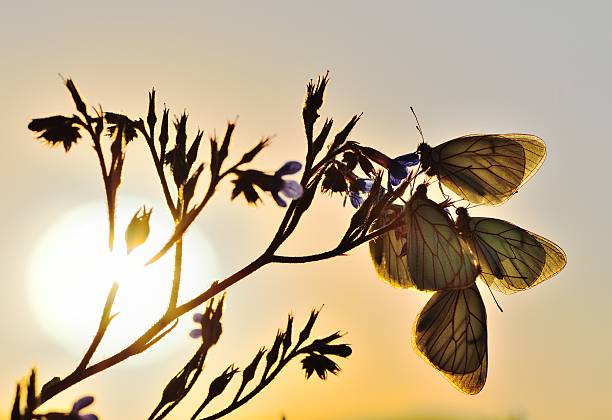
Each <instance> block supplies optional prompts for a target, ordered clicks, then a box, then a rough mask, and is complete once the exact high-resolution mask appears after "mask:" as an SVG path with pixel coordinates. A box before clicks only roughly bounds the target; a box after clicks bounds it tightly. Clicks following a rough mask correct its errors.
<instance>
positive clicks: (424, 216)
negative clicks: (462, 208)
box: [370, 185, 479, 291]
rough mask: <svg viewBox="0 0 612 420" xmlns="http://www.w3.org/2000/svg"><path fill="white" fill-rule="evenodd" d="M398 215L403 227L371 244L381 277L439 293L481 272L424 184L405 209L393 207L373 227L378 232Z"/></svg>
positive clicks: (455, 229)
mask: <svg viewBox="0 0 612 420" xmlns="http://www.w3.org/2000/svg"><path fill="white" fill-rule="evenodd" d="M398 217H402V218H403V221H404V223H402V225H401V227H400V228H398V229H395V230H390V231H388V232H386V233H384V234H382V235H381V236H379V237H377V238H376V239H374V240H372V241H370V255H371V257H372V261H373V263H374V267H375V268H376V271H377V273H378V275H379V276H380V277H381V278H383V279H384V280H386V281H387V282H389V283H390V284H392V285H393V286H396V287H402V288H416V289H418V290H428V291H438V290H445V289H449V288H458V287H465V286H468V285H470V284H471V283H473V282H474V281H475V280H476V277H477V276H478V273H479V270H478V267H477V265H476V264H475V261H474V258H473V256H472V255H471V252H470V251H469V248H468V246H467V244H466V243H465V241H464V240H463V238H461V236H460V235H459V232H458V231H457V228H456V227H455V223H454V222H453V220H452V219H451V217H450V216H449V215H448V213H447V212H446V211H445V210H444V209H443V208H442V207H441V206H440V205H439V204H437V203H436V202H434V201H432V200H430V199H429V198H427V187H426V186H425V185H419V186H418V187H417V189H416V191H415V193H414V194H413V195H412V197H411V198H410V200H409V201H408V202H407V203H406V205H405V206H403V207H402V206H399V205H393V206H391V207H390V208H388V209H387V210H386V212H385V213H383V215H382V216H381V217H379V218H378V220H376V222H375V223H374V226H373V227H374V229H377V228H381V227H383V226H386V225H388V224H389V223H391V222H392V221H393V220H395V219H397V218H398Z"/></svg>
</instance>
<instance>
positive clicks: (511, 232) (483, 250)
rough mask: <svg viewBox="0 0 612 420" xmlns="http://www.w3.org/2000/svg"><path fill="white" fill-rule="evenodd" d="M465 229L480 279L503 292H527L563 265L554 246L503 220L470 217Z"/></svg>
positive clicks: (563, 261) (564, 259)
mask: <svg viewBox="0 0 612 420" xmlns="http://www.w3.org/2000/svg"><path fill="white" fill-rule="evenodd" d="M468 229H469V230H470V232H469V234H468V238H469V239H468V242H469V243H470V247H471V248H472V251H473V253H474V255H476V257H477V259H478V262H479V264H480V266H481V267H482V276H483V277H484V279H485V281H486V282H487V284H489V286H490V287H493V288H495V289H497V290H499V291H501V292H503V293H506V294H511V293H514V292H517V291H520V290H525V289H529V288H531V287H533V286H535V285H537V284H539V283H541V282H543V281H544V280H547V279H549V278H551V277H552V276H554V275H555V274H557V273H559V272H560V271H561V270H562V269H563V267H565V264H566V263H567V257H566V255H565V253H564V252H563V250H562V249H561V248H559V247H558V246H557V245H555V244H554V243H552V242H551V241H549V240H548V239H546V238H543V237H541V236H539V235H537V234H535V233H532V232H529V231H528V230H525V229H523V228H520V227H518V226H516V225H513V224H512V223H509V222H506V221H505V220H500V219H493V218H489V217H471V218H469V223H468Z"/></svg>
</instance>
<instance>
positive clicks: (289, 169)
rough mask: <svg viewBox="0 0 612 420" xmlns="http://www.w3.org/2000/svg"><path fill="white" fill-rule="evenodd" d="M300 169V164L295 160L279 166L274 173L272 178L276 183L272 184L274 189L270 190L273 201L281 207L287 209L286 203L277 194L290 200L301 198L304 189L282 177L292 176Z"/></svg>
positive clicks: (295, 182)
mask: <svg viewBox="0 0 612 420" xmlns="http://www.w3.org/2000/svg"><path fill="white" fill-rule="evenodd" d="M301 169H302V164H301V163H300V162H296V161H295V160H290V161H289V162H287V163H285V164H284V165H283V166H281V167H280V168H279V169H278V171H276V172H275V173H274V178H275V179H276V181H277V182H275V183H274V187H273V188H272V189H271V190H270V193H271V194H272V197H273V198H274V201H276V204H278V205H279V206H281V207H287V202H285V200H283V199H282V198H281V197H280V195H279V193H283V195H284V196H285V197H287V198H290V199H292V200H295V199H298V198H300V197H301V196H302V193H303V192H304V189H303V188H302V186H301V185H300V183H299V182H297V181H285V180H284V179H283V178H282V177H283V176H285V175H293V174H295V173H297V172H299V171H300V170H301Z"/></svg>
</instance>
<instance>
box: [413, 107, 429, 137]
mask: <svg viewBox="0 0 612 420" xmlns="http://www.w3.org/2000/svg"><path fill="white" fill-rule="evenodd" d="M410 111H411V112H412V115H414V119H415V120H416V123H417V125H416V129H417V131H418V132H419V134H420V135H421V140H423V143H425V136H423V129H422V128H421V123H420V122H419V117H417V114H416V112H414V108H413V107H410Z"/></svg>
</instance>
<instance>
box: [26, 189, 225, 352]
mask: <svg viewBox="0 0 612 420" xmlns="http://www.w3.org/2000/svg"><path fill="white" fill-rule="evenodd" d="M143 204H145V205H147V208H149V207H150V206H151V205H152V206H153V208H154V210H153V214H152V216H151V220H150V226H151V233H150V235H149V238H148V239H147V241H146V242H145V243H144V244H143V245H142V246H140V247H138V248H136V249H135V250H133V251H132V252H131V253H130V254H129V255H128V254H127V252H126V245H125V241H124V232H125V228H126V227H127V225H128V223H129V221H130V220H131V218H132V216H133V215H134V213H135V212H136V210H137V209H138V208H139V207H141V206H142V205H143ZM171 232H172V221H171V219H170V216H169V214H167V210H165V207H164V206H162V205H161V204H158V203H155V202H151V201H150V200H146V199H145V200H138V199H136V198H133V197H126V198H123V199H122V200H121V201H120V202H119V209H118V214H117V220H116V232H115V249H114V251H113V253H112V254H111V253H110V252H109V250H108V220H107V216H106V210H105V204H104V202H102V201H99V202H92V203H87V204H83V205H81V206H78V207H77V208H74V209H73V210H71V211H69V212H67V213H66V214H65V216H63V217H62V218H61V219H59V220H57V221H56V222H55V223H54V224H53V225H52V226H51V227H50V228H49V229H48V231H47V232H44V233H43V234H42V235H41V236H40V240H39V242H38V243H37V244H35V246H34V247H33V252H32V255H31V259H30V264H29V266H28V274H27V278H28V297H29V300H30V303H31V305H32V309H33V311H34V313H35V314H36V318H37V319H38V321H39V322H40V323H41V325H42V326H43V329H44V330H45V332H46V333H47V334H49V336H50V337H51V338H52V339H53V340H54V341H56V342H57V343H58V344H60V345H61V346H63V347H64V348H66V349H67V350H69V351H70V352H73V353H75V354H79V355H80V354H83V352H84V351H85V349H86V348H87V346H88V345H89V343H90V341H91V338H92V337H93V335H94V334H95V331H96V329H97V327H98V322H99V319H100V315H101V313H102V308H103V307H104V302H105V300H106V296H107V294H108V291H109V290H110V287H111V285H112V282H113V281H116V282H118V283H119V290H118V293H117V297H116V300H115V304H114V306H113V313H118V315H117V316H116V317H115V319H114V320H113V321H112V322H111V325H110V327H109V329H108V331H107V333H106V335H105V337H104V340H103V343H102V345H101V346H100V351H101V352H105V351H113V350H115V351H116V350H118V349H121V348H122V347H124V346H125V345H127V344H129V343H130V342H131V341H133V340H134V339H135V338H136V337H138V335H140V334H141V333H142V332H144V331H145V330H146V329H147V328H148V327H149V326H150V325H151V324H152V323H153V322H154V321H155V320H157V319H158V318H159V317H160V316H161V315H162V314H163V313H164V311H165V308H166V306H167V304H168V299H169V294H170V288H171V283H172V275H173V270H174V258H173V255H172V254H173V253H172V252H168V254H167V255H165V256H164V257H163V258H162V259H160V260H159V261H157V262H156V263H155V264H153V265H151V266H145V264H144V263H145V262H146V260H147V259H148V258H150V257H151V256H152V255H153V254H154V253H155V252H156V251H157V250H159V248H160V247H161V246H162V245H163V243H164V241H165V240H167V239H168V238H169V235H170V234H171ZM217 276H218V271H217V267H216V259H215V257H214V250H213V248H212V247H211V246H210V244H209V243H208V242H207V241H206V240H205V239H204V237H203V236H202V235H200V234H199V233H198V231H197V230H196V229H192V230H190V231H189V232H187V235H186V237H185V239H184V249H183V272H182V280H181V290H180V293H179V299H180V300H181V299H186V298H190V297H193V296H195V295H197V294H198V293H201V292H202V291H203V290H205V289H206V288H208V286H209V285H210V283H211V282H212V281H214V280H215V279H216V278H217Z"/></svg>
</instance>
